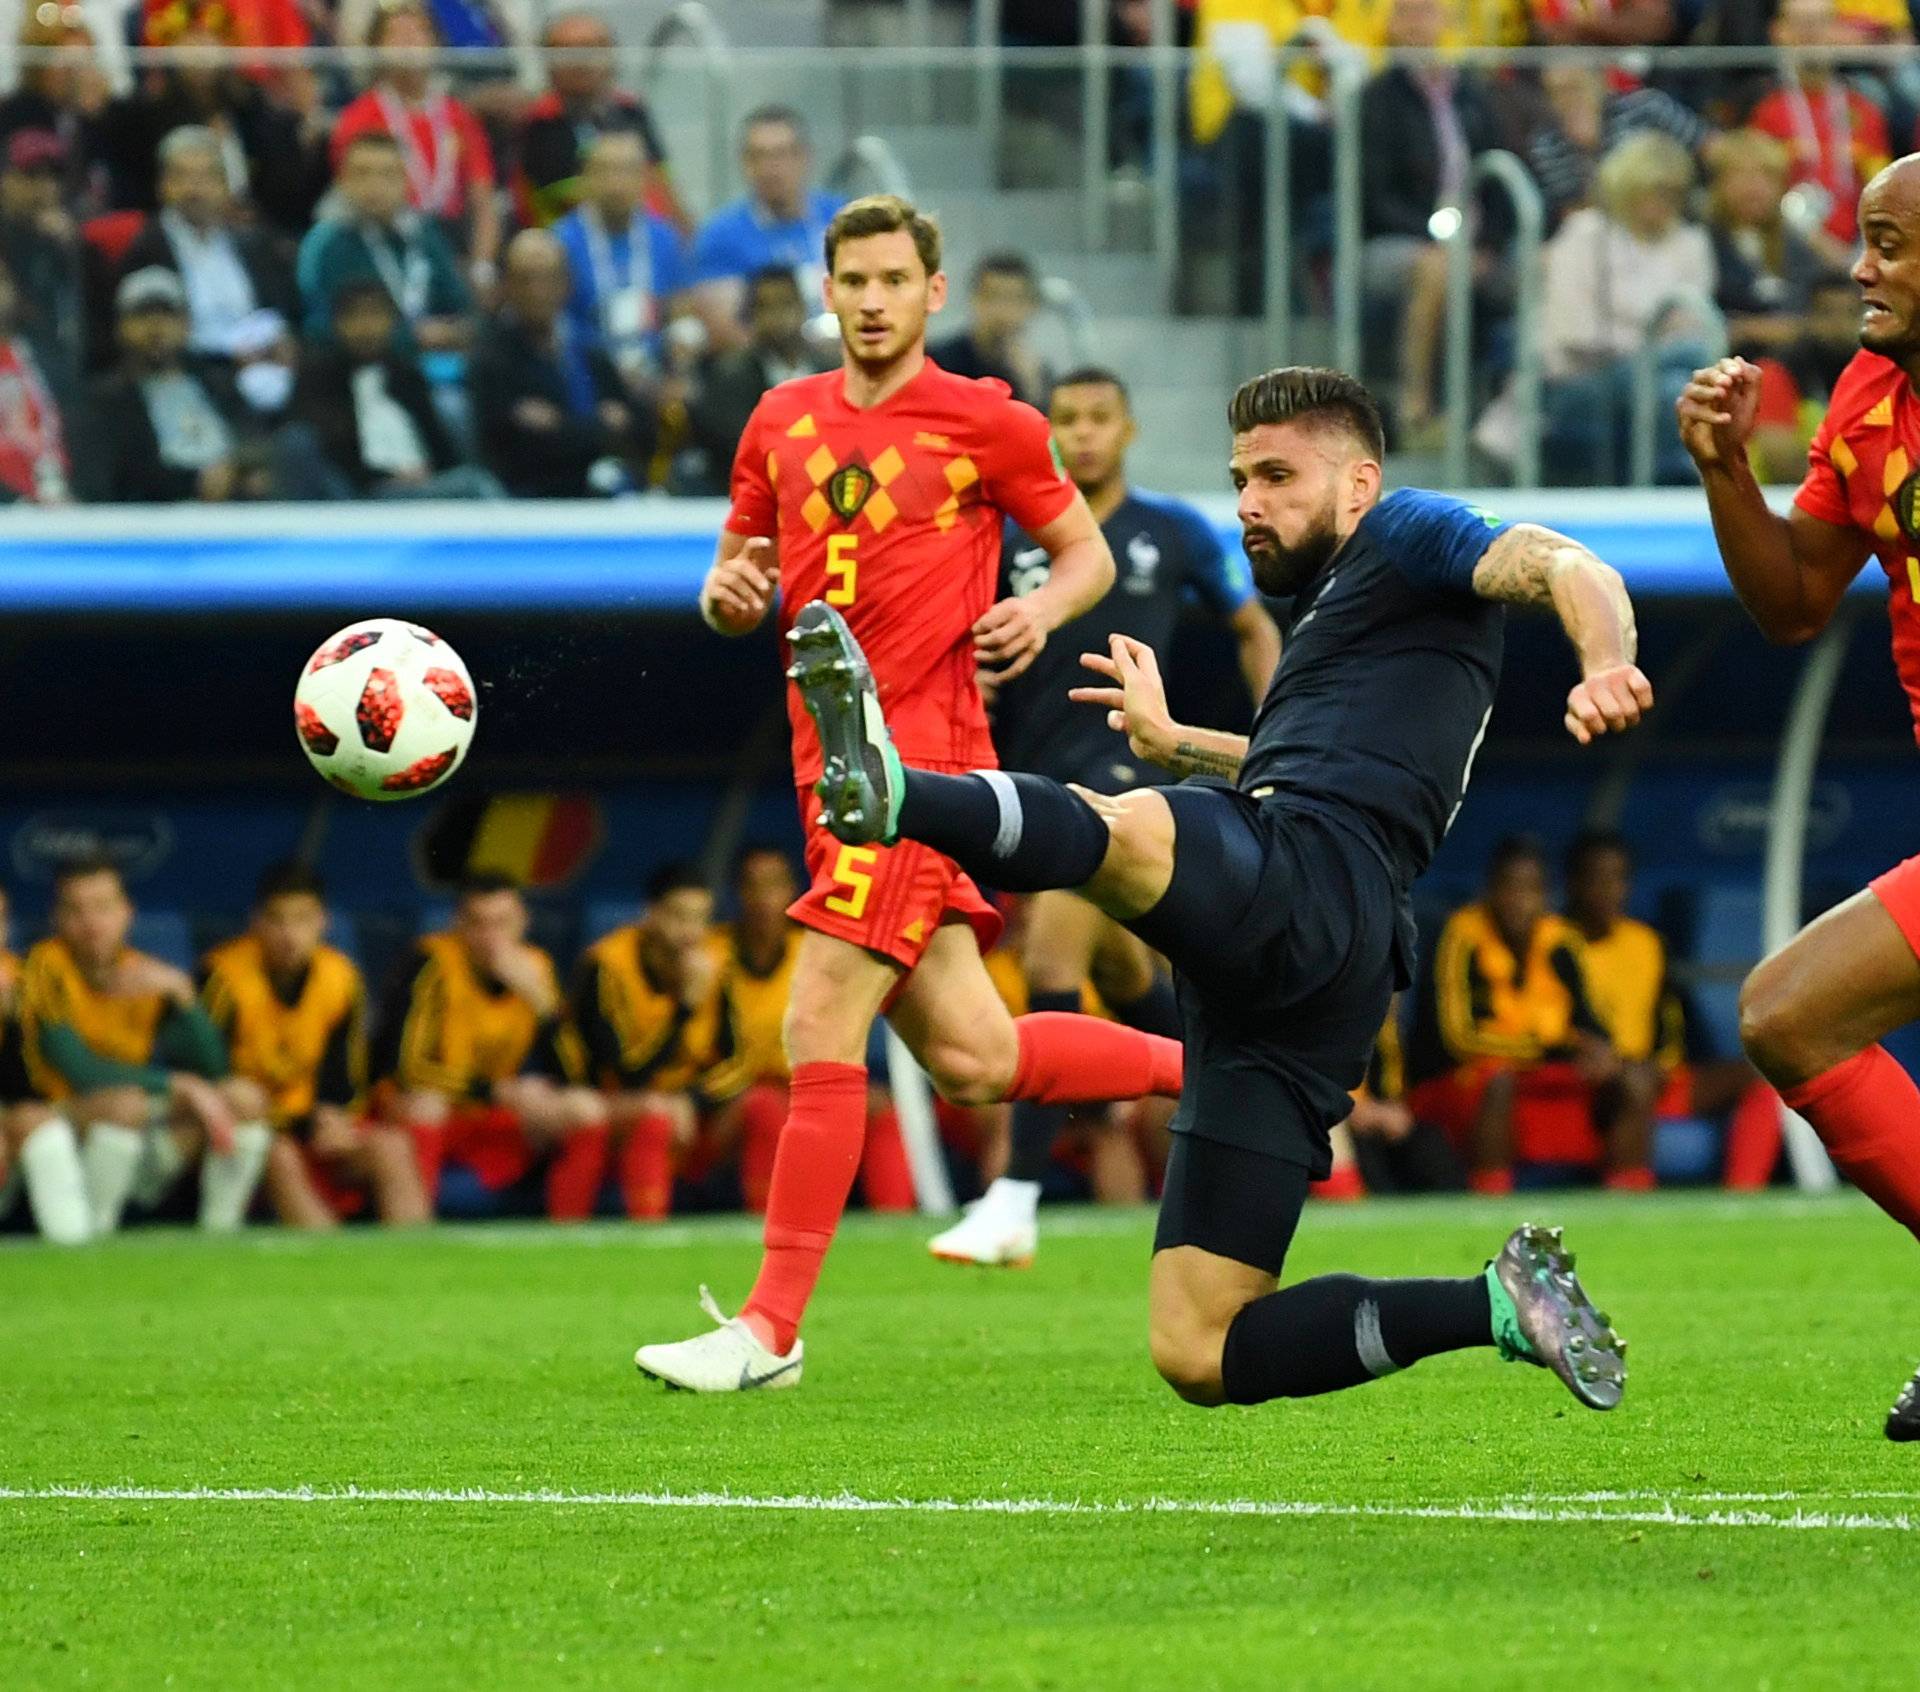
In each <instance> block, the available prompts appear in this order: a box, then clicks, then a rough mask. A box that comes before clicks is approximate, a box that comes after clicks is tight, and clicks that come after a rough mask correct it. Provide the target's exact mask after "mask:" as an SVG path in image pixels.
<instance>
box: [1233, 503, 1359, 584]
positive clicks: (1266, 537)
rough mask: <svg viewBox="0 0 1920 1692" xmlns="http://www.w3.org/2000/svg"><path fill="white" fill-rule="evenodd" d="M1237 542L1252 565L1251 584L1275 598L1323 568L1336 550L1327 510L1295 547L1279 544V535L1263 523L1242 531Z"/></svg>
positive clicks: (1329, 512)
mask: <svg viewBox="0 0 1920 1692" xmlns="http://www.w3.org/2000/svg"><path fill="white" fill-rule="evenodd" d="M1256 540H1258V541H1260V542H1261V543H1262V544H1261V547H1260V550H1258V551H1255V550H1254V544H1253V543H1254V542H1255V541H1256ZM1240 545H1241V548H1242V549H1243V550H1244V551H1245V553H1246V555H1247V562H1248V563H1249V564H1251V565H1252V566H1253V585H1254V586H1255V587H1257V588H1258V589H1259V590H1260V591H1261V592H1262V593H1264V594H1268V595H1271V596H1272V597H1273V598H1275V599H1286V598H1288V597H1290V596H1291V595H1293V594H1296V593H1298V592H1299V591H1300V590H1301V589H1302V588H1303V587H1305V586H1306V585H1307V583H1308V582H1310V581H1312V580H1313V578H1314V577H1315V576H1317V575H1319V573H1320V572H1321V571H1322V570H1323V569H1325V568H1326V565H1327V561H1328V560H1329V559H1331V558H1332V557H1333V555H1334V553H1336V552H1337V551H1339V549H1340V537H1339V535H1337V534H1336V533H1335V532H1334V527H1333V513H1332V511H1331V510H1329V511H1327V512H1326V513H1324V514H1323V515H1322V517H1321V519H1320V521H1319V522H1318V523H1316V524H1315V525H1314V526H1313V527H1312V528H1311V529H1309V530H1308V531H1307V533H1306V534H1305V535H1303V536H1302V537H1301V539H1300V543H1299V544H1298V545H1297V546H1292V547H1285V546H1282V545H1281V544H1280V537H1279V536H1278V535H1276V534H1275V533H1274V532H1273V530H1271V529H1269V528H1267V527H1266V526H1265V525H1264V524H1258V525H1256V526H1254V527H1253V528H1251V529H1248V530H1246V531H1244V532H1243V533H1242V535H1241V537H1240Z"/></svg>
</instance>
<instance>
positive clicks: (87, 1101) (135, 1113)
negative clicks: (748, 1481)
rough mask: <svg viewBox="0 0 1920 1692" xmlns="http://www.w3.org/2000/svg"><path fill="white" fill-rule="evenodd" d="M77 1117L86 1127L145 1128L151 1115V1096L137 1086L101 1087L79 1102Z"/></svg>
mask: <svg viewBox="0 0 1920 1692" xmlns="http://www.w3.org/2000/svg"><path fill="white" fill-rule="evenodd" d="M80 1114H81V1116H82V1117H84V1119H85V1120H86V1122H87V1123H88V1125H89V1126H91V1125H92V1124H94V1123H102V1124H105V1125H106V1126H108V1127H112V1128H144V1127H146V1125H147V1123H148V1121H149V1120H150V1119H151V1118H152V1116H153V1097H152V1095H151V1094H149V1093H147V1092H146V1091H145V1090H144V1089H143V1088H140V1087H103V1088H101V1089H100V1091H99V1092H97V1093H89V1094H88V1095H87V1096H86V1097H85V1098H84V1099H82V1100H81V1101H80Z"/></svg>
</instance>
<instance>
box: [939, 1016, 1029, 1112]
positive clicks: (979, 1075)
mask: <svg viewBox="0 0 1920 1692" xmlns="http://www.w3.org/2000/svg"><path fill="white" fill-rule="evenodd" d="M919 1058H920V1063H921V1066H922V1067H923V1068H924V1069H925V1070H926V1072H927V1078H928V1079H929V1080H930V1081H932V1083H933V1089H934V1091H935V1092H936V1093H938V1094H939V1095H940V1096H941V1098H943V1099H945V1100H946V1101H947V1103H948V1104H956V1105H988V1104H997V1103H998V1102H999V1101H1000V1100H1001V1099H1004V1098H1005V1097H1006V1096H1007V1088H1008V1087H1009V1086H1010V1085H1011V1084H1012V1082H1013V1072H1014V1069H1015V1067H1016V1066H1017V1065H1018V1063H1019V1061H1020V1041H1019V1036H1018V1035H1017V1034H1015V1033H1014V1031H1013V1024H1012V1023H1011V1022H1008V1023H1006V1024H1005V1025H1004V1027H988V1028H981V1029H976V1030H974V1031H972V1032H971V1033H970V1034H969V1035H968V1037H967V1038H965V1039H956V1038H953V1037H950V1036H944V1035H942V1036H936V1037H935V1039H934V1040H933V1041H932V1042H931V1043H930V1044H929V1045H928V1047H927V1049H926V1050H925V1051H923V1052H921V1053H920V1054H919Z"/></svg>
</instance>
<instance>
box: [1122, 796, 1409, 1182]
mask: <svg viewBox="0 0 1920 1692" xmlns="http://www.w3.org/2000/svg"><path fill="white" fill-rule="evenodd" d="M1165 792H1166V798H1167V803H1168V805H1170V806H1171V807H1172V810H1173V816H1174V824H1175V835H1174V869H1173V881H1172V883H1171V885H1170V886H1169V887H1168V889H1167V892H1166V895H1165V896H1164V897H1163V898H1162V899H1161V901H1160V903H1159V904H1157V905H1156V906H1154V908H1153V909H1152V910H1151V911H1149V912H1147V913H1146V915H1145V916H1142V917H1139V918H1136V919H1135V920H1134V921H1133V922H1131V923H1129V924H1128V925H1127V926H1128V927H1130V928H1131V929H1132V930H1133V931H1134V932H1135V933H1136V934H1138V935H1139V936H1140V938H1141V939H1143V940H1145V941H1146V942H1147V944H1148V945H1150V946H1153V947H1155V948H1157V949H1158V950H1159V951H1161V952H1163V953H1165V954H1166V957H1167V960H1168V961H1169V962H1170V963H1171V964H1172V965H1173V968H1174V976H1175V980H1176V982H1177V984H1178V986H1179V989H1180V1011H1181V1019H1182V1023H1183V1026H1184V1036H1185V1042H1186V1049H1187V1059H1186V1084H1185V1087H1184V1089H1183V1091H1182V1093H1181V1096H1180V1110H1179V1113H1178V1115H1177V1116H1175V1118H1174V1122H1173V1129H1174V1132H1175V1133H1176V1134H1192V1135H1195V1136H1197V1137H1199V1138H1201V1139H1206V1140H1214V1141H1218V1142H1220V1143H1221V1144H1224V1145H1230V1146H1238V1147H1240V1148H1242V1149H1243V1150H1246V1151H1250V1152H1259V1153H1263V1154H1265V1155H1266V1156H1268V1157H1274V1158H1279V1159H1281V1160H1282V1161H1283V1162H1287V1163H1293V1164H1298V1165H1300V1166H1301V1167H1302V1168H1304V1169H1306V1170H1307V1171H1308V1173H1309V1174H1310V1175H1311V1176H1313V1178H1314V1179H1316V1180H1317V1179H1320V1178H1322V1177H1323V1176H1325V1175H1326V1173H1327V1172H1328V1170H1329V1169H1330V1168H1331V1167H1332V1150H1331V1146H1330V1144H1329V1140H1328V1132H1329V1130H1331V1129H1332V1128H1333V1127H1334V1126H1335V1125H1336V1124H1338V1123H1340V1122H1343V1121H1345V1120H1346V1118H1347V1115H1348V1112H1349V1111H1350V1110H1351V1109H1352V1104H1353V1101H1352V1098H1351V1094H1352V1091H1353V1089H1354V1088H1355V1087H1358V1086H1359V1085H1360V1083H1361V1080H1362V1079H1363V1078H1364V1077H1365V1075H1366V1070H1367V1062H1368V1058H1369V1057H1370V1055H1371V1053H1372V1051H1373V1044H1374V1040H1375V1037H1376V1036H1377V1035H1378V1034H1379V1032H1380V1027H1381V1024H1383V1023H1384V1022H1385V1021H1386V1019H1387V1007H1388V1005H1389V1004H1390V1003H1391V1001H1392V997H1393V993H1394V990H1395V988H1396V987H1400V986H1404V985H1405V984H1406V980H1407V977H1408V975H1409V974H1410V971H1411V963H1412V932H1411V923H1410V922H1409V921H1408V920H1407V919H1406V916H1405V899H1404V897H1403V896H1402V894H1401V892H1400V890H1399V887H1398V886H1397V884H1396V881H1395V878H1394V876H1393V874H1392V872H1391V871H1390V870H1389V869H1388V867H1387V865H1386V863H1385V861H1384V859H1383V858H1382V857H1381V856H1380V855H1379V854H1378V853H1377V852H1376V851H1375V849H1374V848H1373V846H1372V845H1371V843H1370V842H1369V841H1368V840H1367V839H1366V838H1365V837H1364V836H1363V835H1362V834H1361V832H1360V826H1361V825H1360V824H1359V823H1358V822H1357V821H1356V822H1353V823H1348V822H1346V821H1345V820H1344V819H1340V818H1337V817H1335V816H1333V815H1330V814H1329V813H1327V812H1323V811H1318V810H1310V809H1305V808H1303V807H1301V806H1299V805H1297V804H1292V803H1289V802H1288V801H1286V800H1284V799H1267V800H1257V799H1254V798H1252V797H1251V796H1249V795H1247V794H1244V793H1241V792H1238V791H1236V790H1235V789H1233V788H1229V787H1226V786H1223V785H1221V784H1219V783H1217V782H1184V783H1182V784H1181V785H1180V786H1178V787H1170V788H1167V789H1166V790H1165Z"/></svg>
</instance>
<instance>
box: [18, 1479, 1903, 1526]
mask: <svg viewBox="0 0 1920 1692" xmlns="http://www.w3.org/2000/svg"><path fill="white" fill-rule="evenodd" d="M7 1501H11V1502H18V1503H48V1502H59V1501H78V1502H89V1503H134V1504H517V1505H540V1506H546V1507H549V1508H562V1509H579V1508H619V1509H652V1510H734V1511H773V1512H794V1513H798V1514H826V1515H914V1516H1101V1517H1115V1516H1121V1517H1134V1516H1242V1517H1256V1518H1276V1517H1278V1518H1301V1517H1332V1518H1339V1519H1360V1520H1369V1519H1381V1520H1396V1521H1437V1522H1618V1523H1624V1524H1626V1525H1628V1526H1636V1527H1637V1526H1646V1527H1710V1528H1782V1529H1787V1530H1789V1531H1798V1532H1819V1531H1826V1532H1848V1531H1861V1530H1866V1531H1879V1532H1890V1533H1913V1532H1916V1531H1920V1517H1915V1516H1912V1515H1908V1514H1906V1513H1904V1512H1903V1513H1900V1514H1897V1515H1885V1516H1879V1515H1869V1514H1865V1513H1861V1512H1856V1511H1834V1510H1808V1509H1804V1508H1796V1509H1795V1510H1794V1511H1793V1512H1792V1513H1791V1514H1790V1515H1776V1514H1770V1513H1769V1512H1767V1511H1764V1510H1729V1509H1718V1508H1716V1509H1711V1510H1705V1511H1700V1512H1693V1513H1689V1512H1686V1511H1683V1510H1681V1509H1678V1508H1676V1507H1675V1506H1676V1504H1686V1503H1690V1502H1692V1500H1691V1499H1690V1498H1687V1497H1684V1496H1683V1497H1680V1498H1676V1499H1670V1500H1668V1501H1666V1502H1665V1503H1663V1504H1662V1506H1661V1507H1660V1508H1659V1509H1634V1510H1617V1509H1602V1508H1598V1507H1595V1506H1592V1505H1586V1506H1580V1505H1549V1504H1543V1503H1539V1502H1535V1501H1531V1500H1528V1499H1525V1498H1505V1499H1493V1500H1489V1501H1486V1502H1479V1503H1475V1502H1463V1503H1458V1504H1339V1503H1331V1502H1326V1501H1321V1500H1314V1499H1278V1498H1241V1499H1205V1498H1149V1499H1141V1500H1138V1501H1129V1500H1114V1501H1111V1502H1103V1501H1099V1500H1085V1499H1075V1498H863V1497H860V1496H859V1495H857V1494H855V1493H845V1492H843V1493H834V1494H824V1495H807V1494H796V1495H793V1496H772V1497H754V1496H749V1495H743V1494H740V1493H732V1492H559V1491H533V1492H493V1491H489V1490H486V1489H484V1488H480V1487H463V1488H458V1489H439V1488H425V1487H422V1488H415V1487H361V1486H348V1487H313V1486H298V1487H210V1486H192V1487H164V1486H37V1487H32V1486H29V1487H0V1502H7Z"/></svg>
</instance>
